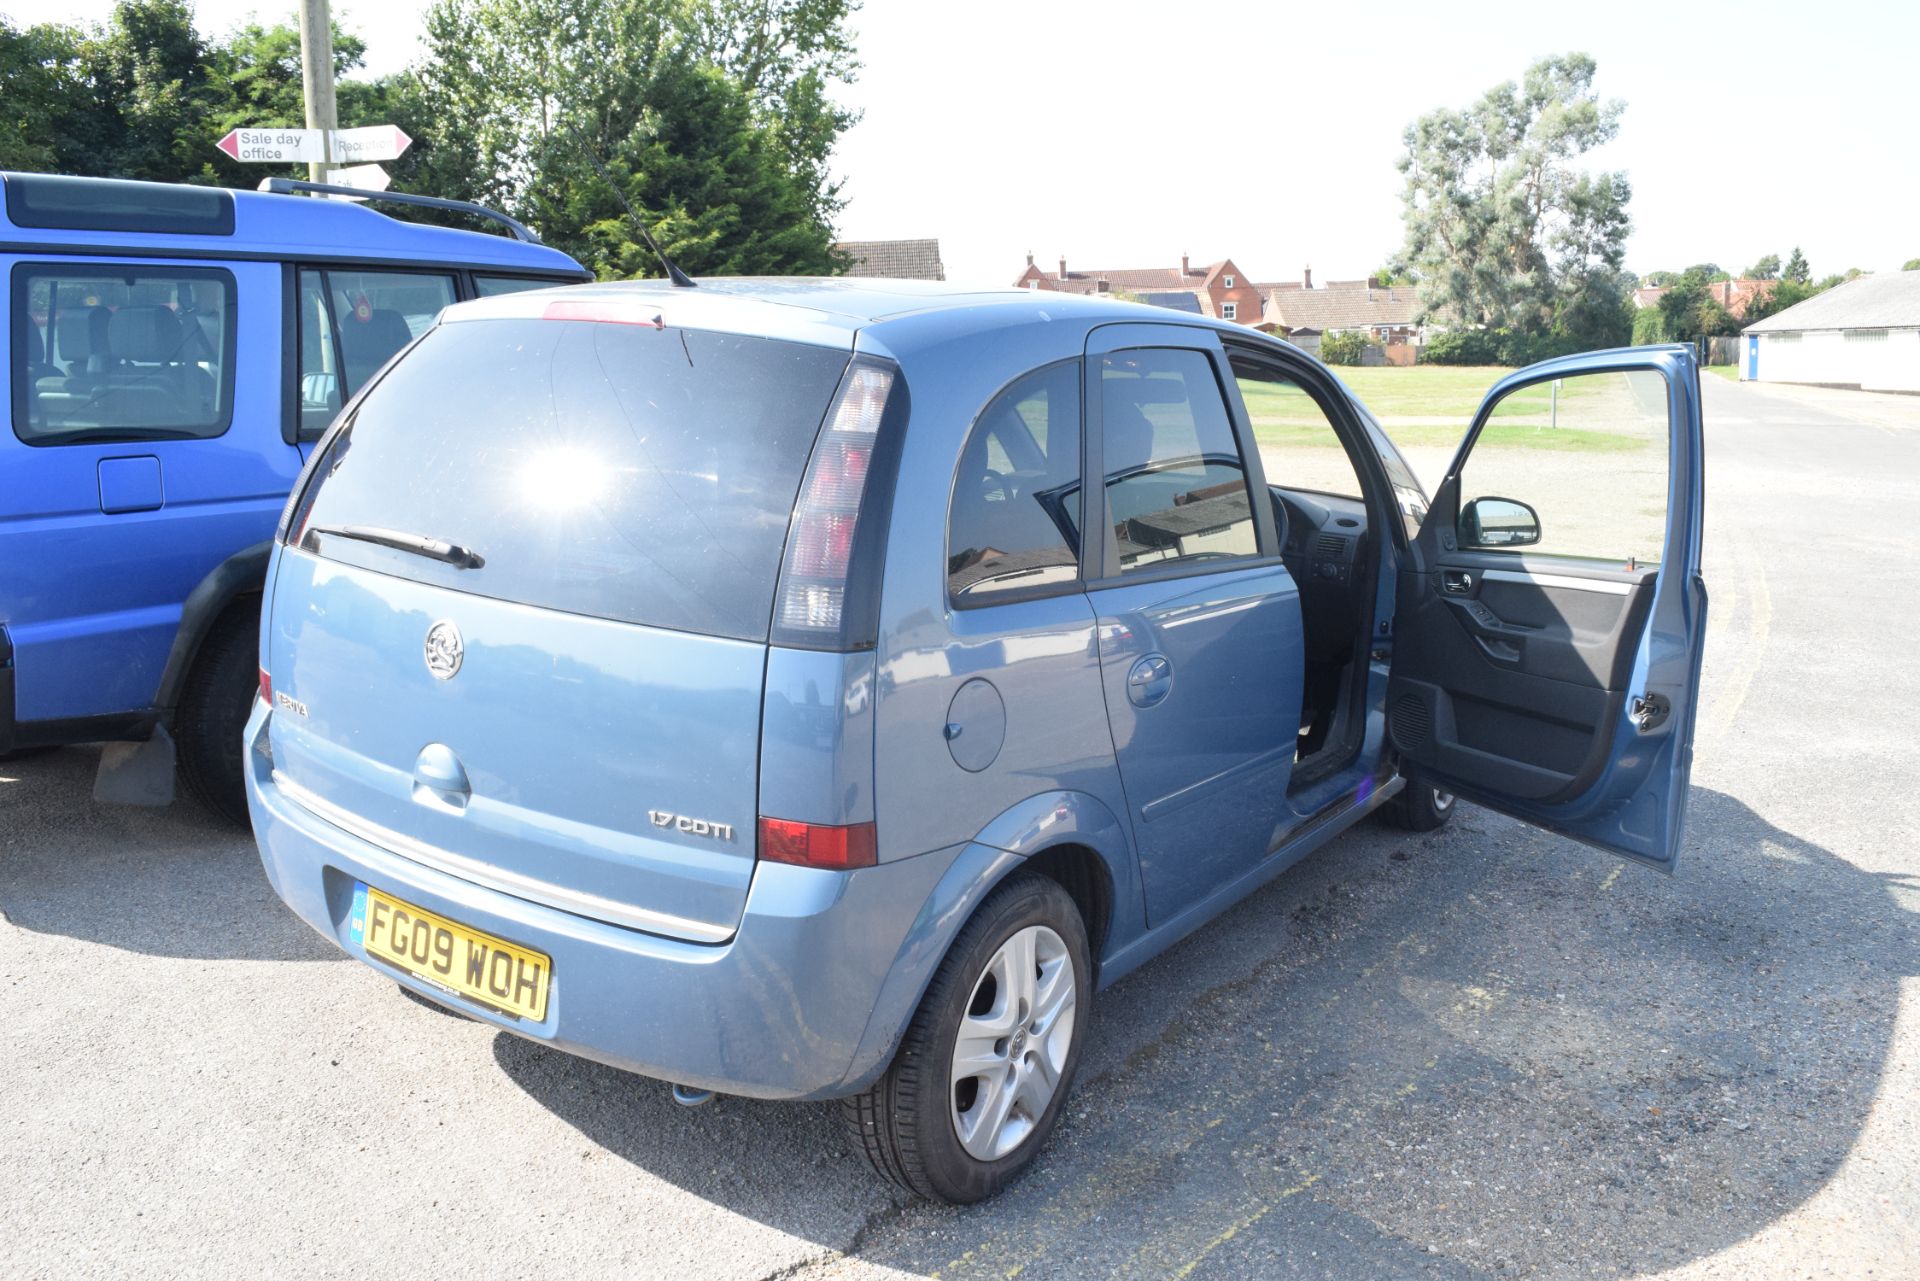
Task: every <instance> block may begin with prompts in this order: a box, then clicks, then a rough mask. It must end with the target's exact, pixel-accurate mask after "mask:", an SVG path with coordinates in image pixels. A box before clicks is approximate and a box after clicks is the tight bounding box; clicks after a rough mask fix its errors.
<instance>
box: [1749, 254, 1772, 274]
mask: <svg viewBox="0 0 1920 1281" xmlns="http://www.w3.org/2000/svg"><path fill="white" fill-rule="evenodd" d="M1746 278H1747V279H1748V280H1778V279H1780V255H1779V254H1766V255H1765V256H1763V257H1762V258H1761V259H1760V261H1759V262H1756V263H1754V264H1753V266H1751V267H1749V268H1747V275H1746Z"/></svg>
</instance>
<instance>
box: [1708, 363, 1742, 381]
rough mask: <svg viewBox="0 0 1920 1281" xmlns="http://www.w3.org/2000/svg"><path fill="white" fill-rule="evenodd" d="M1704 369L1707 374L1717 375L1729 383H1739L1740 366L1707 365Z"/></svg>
mask: <svg viewBox="0 0 1920 1281" xmlns="http://www.w3.org/2000/svg"><path fill="white" fill-rule="evenodd" d="M1705 368H1706V371H1707V372H1708V373H1710V374H1719V375H1720V376H1721V377H1722V378H1724V379H1726V380H1727V381H1728V382H1730V383H1737V382H1739V381H1740V366H1738V365H1707V366H1705Z"/></svg>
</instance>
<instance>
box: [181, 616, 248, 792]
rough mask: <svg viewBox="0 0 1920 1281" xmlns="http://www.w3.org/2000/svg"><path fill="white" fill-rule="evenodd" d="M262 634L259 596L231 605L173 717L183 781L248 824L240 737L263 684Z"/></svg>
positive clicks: (203, 645) (197, 663) (200, 656)
mask: <svg viewBox="0 0 1920 1281" xmlns="http://www.w3.org/2000/svg"><path fill="white" fill-rule="evenodd" d="M259 637H260V602H259V600H258V599H257V598H248V599H246V600H243V601H236V602H234V603H233V604H232V605H229V606H228V607H227V609H226V612H225V613H223V614H222V615H221V616H220V620H219V621H218V622H217V623H215V624H214V625H213V630H212V631H210V632H208V633H207V637H206V639H205V640H203V641H202V642H201V643H200V652H199V653H198V654H196V655H194V659H193V666H192V668H190V669H189V670H188V673H187V687H186V690H185V691H184V693H182V695H181V698H180V709H179V711H178V712H177V713H176V714H175V716H174V721H173V734H174V740H175V742H176V744H177V745H178V748H179V760H180V778H181V781H182V782H184V783H185V784H186V785H187V790H188V791H189V792H192V793H193V795H194V796H195V797H196V798H197V799H198V800H199V801H200V803H201V804H203V805H205V806H206V807H207V808H208V809H210V810H212V811H213V812H214V813H215V814H218V815H219V816H220V817H221V818H223V819H225V820H227V821H228V822H230V823H237V824H239V825H240V826H242V827H244V826H246V824H247V786H246V776H245V774H244V772H243V771H244V766H245V748H243V747H242V746H241V742H240V740H241V737H242V735H243V734H244V732H245V730H246V727H247V716H248V714H249V713H251V712H252V710H253V700H254V698H255V697H257V695H258V692H259V688H260V639H259Z"/></svg>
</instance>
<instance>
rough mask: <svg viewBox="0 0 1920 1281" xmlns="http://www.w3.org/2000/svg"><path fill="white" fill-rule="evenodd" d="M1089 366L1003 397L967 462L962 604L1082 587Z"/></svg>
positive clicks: (952, 516)
mask: <svg viewBox="0 0 1920 1281" xmlns="http://www.w3.org/2000/svg"><path fill="white" fill-rule="evenodd" d="M1079 579H1080V362H1079V361H1077V360H1067V361H1062V362H1060V363H1059V364H1057V365H1048V366H1047V367H1046V368H1044V369H1036V370H1035V371H1034V372H1032V373H1030V374H1027V375H1025V376H1024V377H1022V378H1021V379H1019V380H1018V381H1017V382H1015V383H1013V384H1012V385H1011V386H1009V387H1008V388H1007V389H1006V390H1005V391H1002V392H1001V393H1000V394H999V395H998V396H995V397H994V398H993V400H992V402H990V403H989V404H988V405H987V407H986V409H985V410H983V411H982V412H981V414H980V417H979V418H978V419H977V420H975V422H974V425H973V434H972V435H970V436H969V437H968V438H967V444H966V448H965V449H964V450H963V451H962V452H961V455H960V468H959V471H958V472H957V473H956V474H955V476H954V482H953V501H952V504H951V505H950V506H949V508H948V511H947V591H948V593H949V594H950V595H951V596H952V598H953V601H954V603H955V604H956V605H959V606H962V607H967V606H974V605H986V604H992V603H994V602H996V601H999V600H1005V599H1007V598H1009V597H1012V596H1016V595H1018V596H1020V597H1023V598H1024V597H1029V596H1040V595H1049V594H1053V593H1057V592H1060V591H1067V590H1077V588H1078V584H1079Z"/></svg>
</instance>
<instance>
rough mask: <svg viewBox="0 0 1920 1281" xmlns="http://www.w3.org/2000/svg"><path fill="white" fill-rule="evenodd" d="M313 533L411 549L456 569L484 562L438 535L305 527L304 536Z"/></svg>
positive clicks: (369, 527)
mask: <svg viewBox="0 0 1920 1281" xmlns="http://www.w3.org/2000/svg"><path fill="white" fill-rule="evenodd" d="M315 534H330V535H332V536H333V537H335V538H351V539H353V540H354V541H355V542H361V543H377V544H379V545H380V546H382V547H392V548H394V549H395V550H398V551H403V552H413V553H414V554H415V555H418V556H425V557H427V558H429V559H431V560H440V561H445V562H446V563H447V564H449V565H452V566H453V567H454V568H456V569H478V568H480V567H481V566H482V565H484V564H486V563H487V562H486V561H484V560H482V559H480V554H479V553H478V552H476V551H474V550H473V549H472V548H471V547H462V546H460V544H458V543H449V542H444V541H442V540H440V539H438V538H428V537H426V536H424V535H422V534H408V533H403V532H402V531H400V530H397V529H378V528H375V527H374V526H372V525H312V526H309V527H308V529H307V537H309V538H311V537H312V536H313V535H315Z"/></svg>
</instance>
